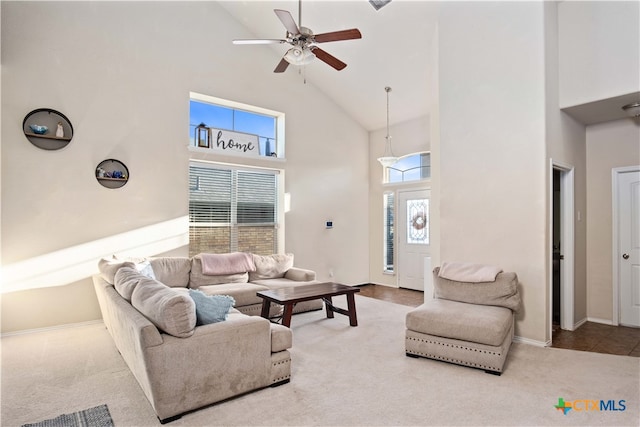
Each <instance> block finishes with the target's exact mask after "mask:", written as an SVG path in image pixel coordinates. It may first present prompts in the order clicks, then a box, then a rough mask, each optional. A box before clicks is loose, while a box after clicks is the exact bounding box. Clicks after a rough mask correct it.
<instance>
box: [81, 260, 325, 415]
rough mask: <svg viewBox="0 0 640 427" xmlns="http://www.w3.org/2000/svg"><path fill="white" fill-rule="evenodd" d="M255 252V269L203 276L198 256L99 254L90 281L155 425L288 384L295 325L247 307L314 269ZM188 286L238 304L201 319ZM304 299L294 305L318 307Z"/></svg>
mask: <svg viewBox="0 0 640 427" xmlns="http://www.w3.org/2000/svg"><path fill="white" fill-rule="evenodd" d="M251 257H253V259H254V260H255V261H256V262H255V265H256V270H255V271H251V272H250V271H245V272H238V273H232V274H220V275H207V274H204V273H203V271H202V262H201V256H200V255H198V256H196V257H193V258H175V257H171V258H170V257H160V258H151V259H148V260H146V261H145V260H117V259H103V260H100V262H99V269H100V274H99V275H96V276H94V277H93V280H94V286H95V290H96V295H97V297H98V302H99V304H100V309H101V311H102V316H103V319H104V323H105V325H106V327H107V329H108V331H109V333H110V334H111V336H112V337H113V340H114V343H115V345H116V347H117V349H118V351H119V352H120V354H121V355H122V357H123V359H124V360H125V362H126V363H127V365H128V367H129V369H130V370H131V372H132V373H133V375H134V376H135V378H136V380H137V381H138V383H139V384H140V387H141V388H142V390H143V392H144V394H145V395H146V397H147V399H148V400H149V402H150V403H151V406H152V407H153V409H154V411H155V413H156V415H157V416H158V419H159V420H160V422H161V423H163V424H164V423H166V422H168V421H172V420H174V419H176V418H179V417H180V416H181V415H182V414H184V413H186V412H189V411H193V410H196V409H198V408H202V407H204V406H207V405H210V404H212V403H216V402H220V401H222V400H225V399H228V398H231V397H234V396H238V395H241V394H243V393H247V392H250V391H254V390H258V389H261V388H264V387H268V386H275V385H280V384H284V383H287V382H289V378H290V376H291V358H290V354H289V351H288V349H289V348H291V346H292V333H291V330H290V329H289V328H286V327H284V326H282V325H277V324H273V323H271V322H269V320H267V319H263V318H262V317H260V316H252V315H247V314H256V313H257V314H259V313H260V308H261V302H262V301H261V299H260V298H259V297H256V296H255V294H256V292H257V291H259V290H266V289H271V288H278V287H285V286H299V285H301V284H309V283H317V282H316V281H315V273H314V272H313V271H310V270H304V269H300V268H295V267H293V265H292V264H293V256H290V255H272V256H268V257H260V256H257V255H251ZM251 279H254V281H251ZM190 289H191V290H194V289H198V290H200V291H202V292H204V293H205V294H208V295H229V296H231V297H233V298H234V299H235V301H236V307H235V308H231V309H230V310H229V312H228V314H227V315H226V320H223V321H217V322H216V323H210V324H197V323H198V322H197V319H199V318H200V317H199V316H197V315H196V303H195V302H194V299H193V298H192V297H191V296H190V292H193V291H190ZM214 298H220V297H214ZM310 303H311V304H306V305H302V306H299V307H296V308H297V310H296V312H300V311H303V310H313V309H321V308H322V301H320V300H318V301H311V302H310ZM198 309H200V308H198ZM278 310H279V307H272V313H276V312H277V311H278Z"/></svg>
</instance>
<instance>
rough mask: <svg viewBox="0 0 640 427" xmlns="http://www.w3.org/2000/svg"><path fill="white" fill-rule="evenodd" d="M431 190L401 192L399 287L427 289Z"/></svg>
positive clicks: (399, 207)
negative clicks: (425, 282)
mask: <svg viewBox="0 0 640 427" xmlns="http://www.w3.org/2000/svg"><path fill="white" fill-rule="evenodd" d="M429 196H430V191H429V190H412V191H400V192H398V220H397V224H398V240H397V242H398V286H399V287H401V288H407V289H415V290H419V291H424V259H425V257H428V256H430V254H431V252H430V248H431V246H430V236H429Z"/></svg>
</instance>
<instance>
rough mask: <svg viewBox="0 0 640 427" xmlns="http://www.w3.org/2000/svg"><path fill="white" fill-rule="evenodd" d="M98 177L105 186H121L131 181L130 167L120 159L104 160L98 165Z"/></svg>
mask: <svg viewBox="0 0 640 427" xmlns="http://www.w3.org/2000/svg"><path fill="white" fill-rule="evenodd" d="M96 179H97V180H98V182H99V183H100V185H102V186H103V187H106V188H120V187H122V186H124V185H125V184H126V183H127V182H128V181H129V169H128V168H127V166H126V165H125V164H124V163H122V162H121V161H120V160H116V159H107V160H103V161H101V162H100V164H99V165H98V166H96Z"/></svg>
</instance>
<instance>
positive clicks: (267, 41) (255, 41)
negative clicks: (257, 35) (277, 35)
mask: <svg viewBox="0 0 640 427" xmlns="http://www.w3.org/2000/svg"><path fill="white" fill-rule="evenodd" d="M286 42H287V41H286V40H279V39H242V40H234V41H233V44H282V43H286Z"/></svg>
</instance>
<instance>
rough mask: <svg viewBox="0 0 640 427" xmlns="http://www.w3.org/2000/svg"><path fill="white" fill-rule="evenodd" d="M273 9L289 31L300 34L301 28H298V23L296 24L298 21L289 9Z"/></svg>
mask: <svg viewBox="0 0 640 427" xmlns="http://www.w3.org/2000/svg"><path fill="white" fill-rule="evenodd" d="M273 11H274V12H275V13H276V15H278V18H280V21H282V24H283V25H284V27H285V28H286V29H287V31H288V32H290V33H291V34H293V35H294V36H296V35H298V34H300V29H298V25H296V21H294V20H293V16H291V14H290V13H289V11H287V10H282V9H273Z"/></svg>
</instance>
